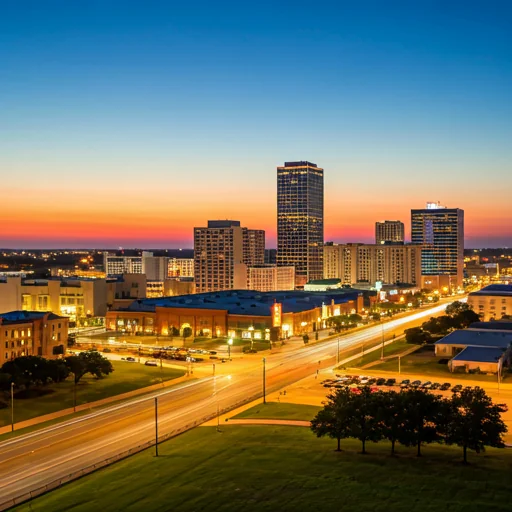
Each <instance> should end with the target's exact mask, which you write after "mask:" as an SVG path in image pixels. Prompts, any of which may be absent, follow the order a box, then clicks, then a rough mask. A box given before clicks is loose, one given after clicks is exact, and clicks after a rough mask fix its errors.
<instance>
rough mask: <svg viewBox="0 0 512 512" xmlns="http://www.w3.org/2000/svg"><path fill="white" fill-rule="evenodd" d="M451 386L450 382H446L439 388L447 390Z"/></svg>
mask: <svg viewBox="0 0 512 512" xmlns="http://www.w3.org/2000/svg"><path fill="white" fill-rule="evenodd" d="M450 387H451V384H450V383H449V382H445V383H444V384H441V386H440V387H439V389H440V390H441V391H446V390H447V389H450Z"/></svg>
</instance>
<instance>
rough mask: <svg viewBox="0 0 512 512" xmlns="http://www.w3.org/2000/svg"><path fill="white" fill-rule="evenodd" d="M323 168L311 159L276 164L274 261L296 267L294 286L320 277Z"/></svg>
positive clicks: (321, 265)
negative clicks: (281, 165)
mask: <svg viewBox="0 0 512 512" xmlns="http://www.w3.org/2000/svg"><path fill="white" fill-rule="evenodd" d="M323 243H324V170H323V169H321V168H319V167H317V166H316V164H313V163H311V162H285V164H284V167H278V168H277V264H278V265H279V266H281V265H293V266H294V267H295V282H296V286H297V287H303V286H304V284H306V283H307V282H308V281H309V280H311V279H322V278H323Z"/></svg>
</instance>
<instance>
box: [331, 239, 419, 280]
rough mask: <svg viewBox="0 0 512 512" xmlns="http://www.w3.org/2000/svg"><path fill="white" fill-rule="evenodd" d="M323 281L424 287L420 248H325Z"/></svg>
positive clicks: (397, 246) (365, 245)
mask: <svg viewBox="0 0 512 512" xmlns="http://www.w3.org/2000/svg"><path fill="white" fill-rule="evenodd" d="M324 278H325V279H341V282H342V284H349V285H352V284H357V283H365V284H372V285H374V284H375V283H376V282H377V281H380V282H382V283H383V284H408V285H415V286H421V246H419V245H414V244H383V245H382V244H380V245H379V244H340V245H338V244H334V243H332V242H328V243H326V244H325V245H324Z"/></svg>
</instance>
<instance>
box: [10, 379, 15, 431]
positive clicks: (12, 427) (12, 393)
mask: <svg viewBox="0 0 512 512" xmlns="http://www.w3.org/2000/svg"><path fill="white" fill-rule="evenodd" d="M11 430H12V432H14V382H11Z"/></svg>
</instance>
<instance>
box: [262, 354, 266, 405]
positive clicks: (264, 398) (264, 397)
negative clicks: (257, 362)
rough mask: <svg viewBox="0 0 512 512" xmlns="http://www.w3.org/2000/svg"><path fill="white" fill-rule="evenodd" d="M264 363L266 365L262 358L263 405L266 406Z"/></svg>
mask: <svg viewBox="0 0 512 512" xmlns="http://www.w3.org/2000/svg"><path fill="white" fill-rule="evenodd" d="M265 363H266V359H265V358H263V403H264V404H266V403H267V397H266V389H265V386H266V382H265V381H266V378H265Z"/></svg>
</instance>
